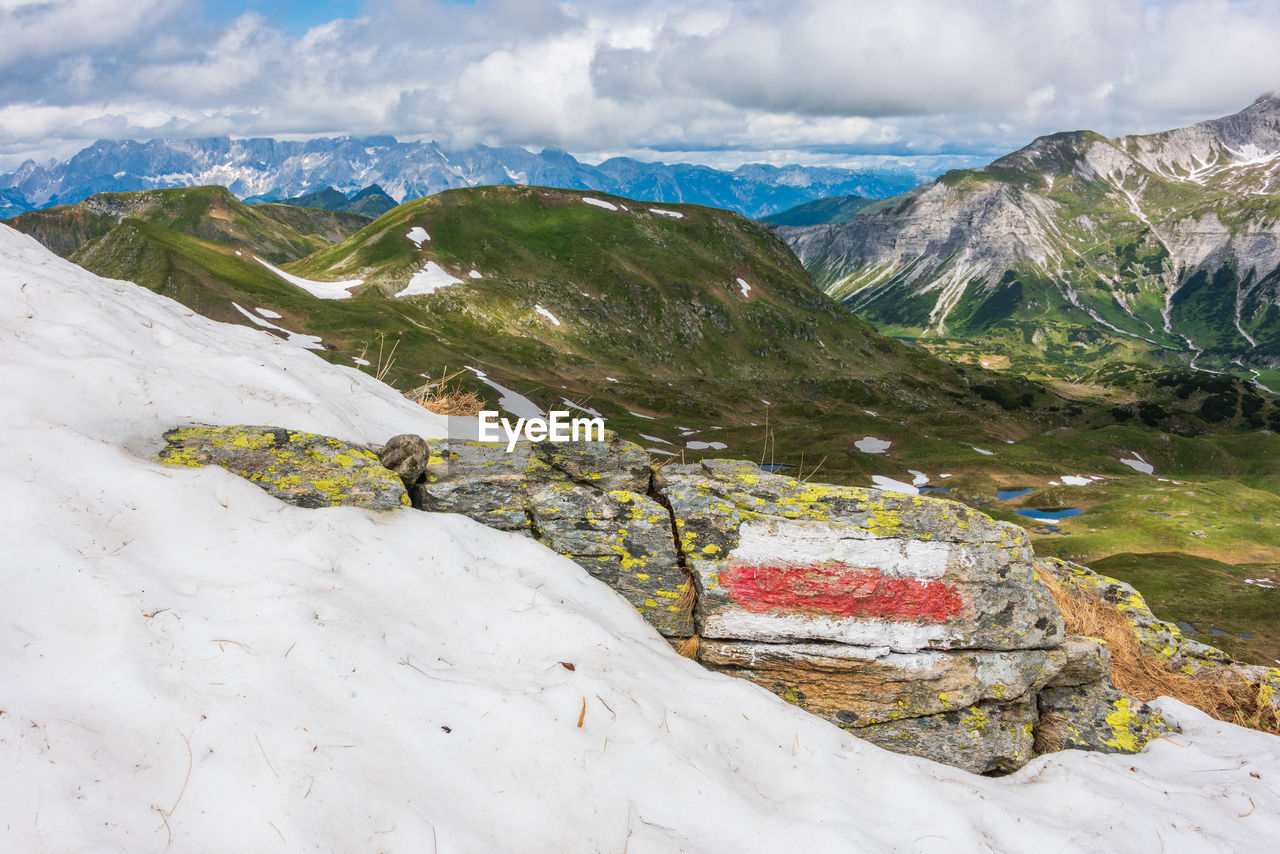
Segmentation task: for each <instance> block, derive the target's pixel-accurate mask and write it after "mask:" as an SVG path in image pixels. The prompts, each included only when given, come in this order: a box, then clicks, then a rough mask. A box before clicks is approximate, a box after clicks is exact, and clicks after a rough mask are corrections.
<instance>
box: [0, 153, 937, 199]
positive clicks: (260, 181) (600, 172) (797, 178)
mask: <svg viewBox="0 0 1280 854" xmlns="http://www.w3.org/2000/svg"><path fill="white" fill-rule="evenodd" d="M927 177H928V176H924V175H918V174H916V173H913V172H907V171H879V170H878V171H872V170H856V171H855V170H849V169H836V168H828V167H812V166H786V167H776V166H770V165H766V164H748V165H745V166H741V167H739V168H738V169H735V170H734V171H732V172H728V171H724V170H720V169H712V168H711V167H709V166H696V165H690V164H674V165H669V164H665V163H645V162H642V161H639V160H633V159H630V158H624V157H615V158H613V159H610V160H606V161H604V162H603V163H601V164H599V165H597V166H592V165H590V164H587V163H582V162H580V161H579V160H577V159H576V158H574V157H573V156H572V155H569V154H566V153H565V152H563V151H555V150H551V149H547V150H544V151H542V152H539V153H533V152H530V151H527V150H525V149H524V148H519V147H516V146H507V147H504V148H490V147H488V146H484V145H475V146H472V147H470V148H463V149H456V150H449V149H444V148H442V147H441V146H439V145H437V144H436V143H434V142H399V141H397V140H396V139H395V138H394V137H365V138H352V137H342V138H324V139H311V140H306V141H286V140H276V139H230V138H227V137H219V138H209V139H157V140H151V141H150V142H134V141H132V140H124V141H108V140H100V141H98V142H96V143H94V144H93V145H91V146H89V147H88V148H86V149H84V150H83V151H81V152H80V153H78V154H76V155H75V156H74V157H72V158H71V159H70V160H66V161H61V162H57V161H55V162H50V163H49V164H47V165H44V166H41V165H39V164H37V163H35V162H34V161H27V162H26V163H23V164H22V165H21V166H19V167H18V169H17V170H15V171H13V172H11V173H8V174H3V175H0V193H3V194H4V195H3V200H4V210H5V211H6V215H8V216H12V215H14V214H17V213H21V212H22V211H23V210H33V209H38V208H44V207H48V206H50V205H58V204H74V203H76V202H79V201H81V200H83V199H85V198H87V197H88V196H90V195H92V194H94V193H99V192H105V191H127V190H149V189H157V188H163V187H190V186H200V185H205V184H220V185H222V186H225V187H227V188H228V189H230V190H231V192H233V193H235V194H236V195H237V196H239V197H241V198H255V199H258V200H265V201H275V200H279V199H284V198H289V197H292V196H300V195H303V194H305V193H310V192H314V191H316V190H319V189H321V188H323V187H326V186H328V187H333V188H335V189H336V190H339V191H341V192H343V193H348V194H349V193H351V192H353V191H356V190H360V189H362V188H364V187H367V186H369V185H370V184H378V185H380V186H381V187H382V188H383V189H384V190H385V191H386V192H387V193H388V194H389V195H390V196H391V197H392V198H394V199H395V200H396V201H397V202H403V201H405V200H407V199H412V198H417V197H419V196H426V195H430V194H432V193H438V192H440V191H441V190H450V189H454V188H457V187H474V186H480V185H485V184H535V185H540V186H549V187H562V188H566V189H577V190H599V191H601V192H607V193H613V194H616V195H621V196H627V197H630V198H639V199H646V200H649V201H657V202H689V203H693V204H701V205H709V206H711V207H720V208H728V209H730V210H735V211H738V212H739V213H742V214H744V215H746V216H749V217H757V216H761V215H764V214H767V213H771V212H773V211H778V210H784V209H786V208H789V207H792V206H794V205H797V204H801V203H803V202H807V201H811V200H813V199H818V198H822V197H825V196H833V195H847V194H858V195H862V196H867V197H871V198H883V197H885V196H891V195H894V194H896V193H901V192H903V191H905V190H908V189H910V188H912V187H914V186H916V185H917V184H919V183H920V182H921V181H922V180H927Z"/></svg>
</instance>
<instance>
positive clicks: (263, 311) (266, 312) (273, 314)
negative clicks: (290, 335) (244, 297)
mask: <svg viewBox="0 0 1280 854" xmlns="http://www.w3.org/2000/svg"><path fill="white" fill-rule="evenodd" d="M254 311H256V312H257V313H258V314H260V315H262V316H263V317H269V318H271V319H272V320H279V319H280V317H281V315H280V312H278V311H272V310H271V309H269V308H255V309H254Z"/></svg>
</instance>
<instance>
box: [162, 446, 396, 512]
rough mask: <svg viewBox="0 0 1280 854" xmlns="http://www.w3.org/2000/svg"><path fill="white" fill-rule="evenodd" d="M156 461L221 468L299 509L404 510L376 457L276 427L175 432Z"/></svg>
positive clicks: (356, 448)
mask: <svg viewBox="0 0 1280 854" xmlns="http://www.w3.org/2000/svg"><path fill="white" fill-rule="evenodd" d="M164 438H165V441H166V442H167V443H168V444H167V445H166V446H165V448H164V449H163V450H162V451H161V452H160V461H161V462H165V463H171V464H175V465H186V466H206V465H216V466H221V467H222V468H224V469H226V470H227V471H229V472H231V473H233V474H238V475H240V476H241V477H245V478H248V479H249V480H251V481H253V482H254V483H256V484H257V485H258V486H260V487H262V488H263V489H265V490H266V491H267V492H269V493H271V494H272V495H274V496H275V497H276V498H279V499H280V500H281V501H287V502H289V503H290V504H296V505H298V506H299V507H340V506H354V507H364V508H367V509H369V510H393V509H395V508H397V507H401V506H405V505H408V503H409V497H408V495H407V494H406V492H405V488H404V484H403V483H402V482H401V481H400V479H399V478H398V477H396V475H395V474H394V473H392V472H390V471H388V470H387V469H386V468H384V467H383V465H382V463H381V462H379V460H378V456H377V454H375V453H373V452H372V451H370V450H369V449H368V448H362V447H359V446H357V445H352V444H349V443H347V442H343V441H341V440H340V439H334V438H331V437H329V436H317V435H315V434H312V433H303V432H301V431H298V430H284V429H282V428H279V427H243V426H241V427H209V426H194V427H178V428H175V429H173V430H170V431H168V432H167V433H165V434H164Z"/></svg>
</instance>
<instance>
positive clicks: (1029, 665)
mask: <svg viewBox="0 0 1280 854" xmlns="http://www.w3.org/2000/svg"><path fill="white" fill-rule="evenodd" d="M1066 658H1067V653H1066V652H1065V651H1064V650H1062V649H1034V650H1019V651H1015V652H990V651H984V650H956V651H952V652H935V651H929V652H916V653H906V654H904V653H895V652H890V651H889V650H888V649H886V648H883V647H882V648H879V649H874V648H867V647H857V646H845V645H843V644H762V643H734V642H724V641H715V640H703V641H702V642H701V643H700V644H699V647H698V660H699V661H701V662H702V663H703V664H704V665H706V666H707V667H710V668H711V669H713V670H719V671H721V672H724V673H728V674H729V675H732V676H739V677H742V678H745V679H750V680H751V681H752V682H755V683H756V684H758V685H762V686H764V687H765V688H768V689H769V690H771V691H773V692H774V693H775V694H777V695H778V696H780V697H783V698H784V699H788V700H791V701H793V702H796V703H798V704H799V705H802V706H803V707H804V708H805V709H807V710H808V711H810V712H813V713H814V714H816V715H820V716H821V717H824V718H826V719H827V720H829V721H831V722H832V723H834V724H837V725H838V726H841V727H844V728H846V729H852V730H853V731H854V732H855V733H860V730H859V729H857V728H861V727H866V726H868V725H871V724H876V723H883V722H886V721H892V720H900V719H902V718H917V717H923V716H925V715H935V714H940V713H942V712H948V711H956V710H960V709H964V708H966V707H968V706H972V705H974V704H976V703H978V702H981V701H983V700H992V701H996V702H997V703H1008V702H1012V701H1014V700H1019V699H1021V698H1024V697H1027V696H1031V697H1034V696H1035V694H1036V692H1037V691H1039V690H1040V688H1041V687H1042V686H1044V685H1045V684H1046V683H1047V682H1049V681H1050V680H1051V679H1053V678H1054V677H1055V676H1056V675H1057V674H1058V673H1059V672H1060V671H1061V669H1062V667H1063V664H1064V662H1065V661H1066Z"/></svg>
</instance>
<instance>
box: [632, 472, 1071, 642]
mask: <svg viewBox="0 0 1280 854" xmlns="http://www.w3.org/2000/svg"><path fill="white" fill-rule="evenodd" d="M656 488H657V489H658V491H659V493H660V494H661V495H662V496H663V497H664V498H665V499H666V501H667V503H668V504H669V505H670V507H671V509H672V512H673V514H674V516H675V520H676V526H677V530H678V533H679V538H680V539H679V543H680V547H681V549H682V551H683V552H684V555H685V560H686V563H687V565H688V566H689V568H690V570H691V572H692V573H693V578H694V583H695V584H696V585H697V589H698V607H697V621H698V630H699V633H700V634H701V635H702V636H703V637H704V638H723V639H734V640H742V641H761V642H770V643H782V642H790V641H813V640H821V641H834V642H838V643H843V644H852V645H857V646H869V647H878V646H887V647H889V648H890V649H892V650H894V651H896V652H916V651H918V650H922V649H949V648H955V647H966V648H975V649H988V650H1014V649H1036V648H1049V647H1054V646H1057V645H1058V644H1060V643H1061V641H1062V635H1063V629H1062V617H1061V615H1060V614H1059V613H1058V610H1057V606H1056V605H1054V603H1053V600H1052V598H1051V597H1050V596H1049V593H1048V591H1047V590H1046V589H1045V588H1044V586H1043V585H1042V584H1040V583H1039V581H1038V580H1037V579H1036V577H1035V571H1034V567H1033V565H1032V552H1031V547H1030V544H1029V542H1028V539H1027V535H1026V532H1025V531H1023V530H1022V529H1021V528H1018V527H1016V526H1014V525H1008V524H1005V523H1001V522H995V521H993V520H992V519H990V518H989V517H987V516H985V515H983V514H981V513H978V512H976V511H974V510H971V509H970V508H968V507H966V506H964V505H962V504H958V503H956V502H951V501H943V500H939V499H934V498H926V497H921V496H900V495H894V494H889V493H883V492H880V491H878V490H870V489H859V488H857V487H843V486H832V485H828V484H813V483H802V482H800V481H797V480H795V479H794V478H789V477H783V476H781V475H772V474H766V473H763V472H761V471H760V470H759V469H758V468H757V467H756V466H754V465H752V464H751V463H747V462H741V461H725V460H715V461H704V462H703V463H701V464H698V465H686V466H671V465H669V466H665V467H664V468H663V469H662V470H661V472H660V476H659V477H658V479H657V482H656Z"/></svg>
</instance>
